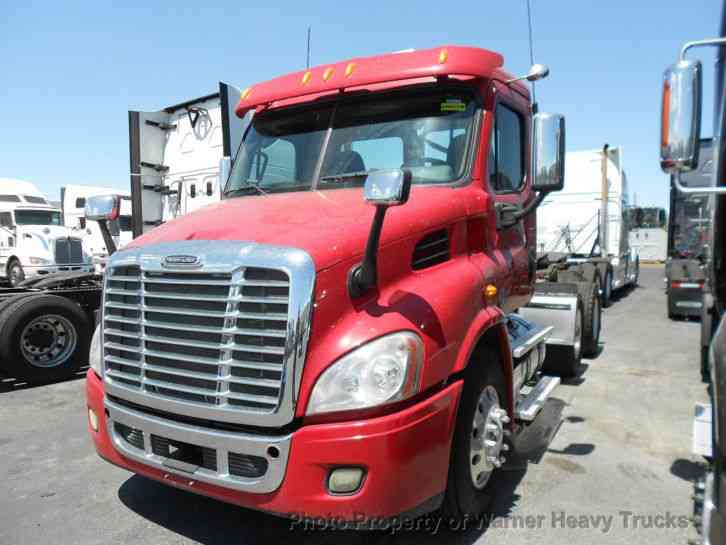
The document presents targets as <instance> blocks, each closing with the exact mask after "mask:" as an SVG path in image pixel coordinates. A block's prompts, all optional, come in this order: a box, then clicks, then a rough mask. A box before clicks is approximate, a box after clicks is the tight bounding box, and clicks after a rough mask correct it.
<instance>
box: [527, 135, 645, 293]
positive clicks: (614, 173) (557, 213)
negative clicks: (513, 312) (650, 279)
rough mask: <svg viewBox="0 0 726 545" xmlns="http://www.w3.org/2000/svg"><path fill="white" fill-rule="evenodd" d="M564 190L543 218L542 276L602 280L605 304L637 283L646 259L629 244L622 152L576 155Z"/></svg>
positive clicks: (540, 232)
mask: <svg viewBox="0 0 726 545" xmlns="http://www.w3.org/2000/svg"><path fill="white" fill-rule="evenodd" d="M566 165H567V167H566V169H565V172H566V180H565V188H564V190H563V191H562V192H559V193H556V194H551V195H549V196H548V197H547V198H546V199H545V200H544V202H543V203H542V207H541V210H540V212H539V214H538V215H537V252H538V255H539V256H540V258H539V259H540V267H539V268H540V272H539V274H540V276H543V277H544V278H547V279H550V280H564V281H568V280H570V279H572V278H576V279H579V280H580V281H586V282H596V283H597V284H598V286H599V291H600V300H601V303H602V305H603V306H605V307H607V306H610V303H611V300H612V295H613V292H614V291H615V290H617V289H620V288H623V287H625V286H628V285H632V284H637V282H638V276H639V274H640V259H639V257H638V254H637V251H636V250H635V249H634V248H633V247H631V246H630V244H629V232H630V228H631V225H630V223H629V221H628V217H629V216H628V212H627V211H628V207H629V201H628V185H627V176H626V175H625V171H624V170H623V152H622V148H619V147H610V146H608V145H607V144H606V145H605V146H603V148H602V149H601V150H590V151H577V152H570V153H568V154H567V157H566Z"/></svg>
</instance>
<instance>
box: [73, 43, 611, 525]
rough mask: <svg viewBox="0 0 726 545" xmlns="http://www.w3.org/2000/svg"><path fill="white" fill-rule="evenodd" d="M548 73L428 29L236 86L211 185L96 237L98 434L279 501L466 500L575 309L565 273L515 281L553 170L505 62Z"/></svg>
mask: <svg viewBox="0 0 726 545" xmlns="http://www.w3.org/2000/svg"><path fill="white" fill-rule="evenodd" d="M547 73H548V70H547V69H546V67H544V66H542V65H534V66H533V67H532V69H531V70H530V71H529V73H528V74H527V75H526V76H522V77H520V78H515V77H513V76H512V75H510V74H509V73H507V72H506V71H505V70H504V69H503V58H502V56H500V55H499V54H497V53H494V52H491V51H487V50H483V49H477V48H470V47H454V46H447V47H440V48H436V49H429V50H421V51H414V52H406V53H398V54H389V55H382V56H377V57H369V58H357V59H353V60H349V61H344V62H340V63H335V64H330V65H326V66H320V67H316V68H312V69H309V70H306V71H302V72H299V73H292V74H289V75H286V76H282V77H279V78H277V79H273V80H271V81H268V82H266V83H262V84H259V85H255V86H252V87H250V88H248V89H246V90H244V91H243V92H242V94H241V98H240V100H239V102H238V104H237V107H236V115H237V117H238V118H240V119H242V118H244V117H245V116H246V115H248V114H249V113H253V114H254V115H253V117H252V122H251V124H250V125H249V127H248V128H247V129H246V132H245V135H244V138H243V139H242V142H241V144H240V147H239V150H238V152H237V155H236V158H235V160H234V163H233V165H232V167H231V172H230V175H229V177H228V180H227V183H226V185H225V187H224V190H223V191H222V195H221V197H222V198H221V200H220V202H218V203H214V204H210V205H208V206H205V207H202V208H201V209H198V210H196V211H194V212H191V213H189V214H186V215H185V216H183V217H179V218H176V219H174V220H171V221H168V222H165V223H163V224H162V225H160V226H158V227H154V225H151V224H150V222H153V221H155V220H154V219H153V217H151V216H149V219H148V220H146V221H145V222H144V228H145V230H146V232H145V233H144V234H142V235H141V236H139V237H138V238H136V239H135V240H134V241H132V242H131V244H129V245H128V246H126V247H125V248H123V249H121V250H120V251H118V252H116V253H115V254H114V255H113V256H111V257H110V259H109V262H108V265H107V268H106V276H105V285H104V291H103V298H104V303H103V309H102V317H101V322H100V326H99V327H98V328H97V330H96V332H95V333H94V338H93V341H92V343H91V345H92V346H91V354H90V363H91V369H90V370H89V372H88V374H87V404H88V421H89V430H90V434H91V436H92V438H93V442H94V443H95V447H96V449H97V451H98V453H99V455H100V456H101V457H103V458H104V459H106V460H108V461H109V462H111V463H113V464H115V465H117V466H120V467H123V468H127V469H128V470H130V471H132V472H135V473H138V474H141V475H145V476H147V477H150V478H152V479H156V480H158V481H160V482H164V483H167V484H168V485H171V486H174V487H178V488H182V489H185V490H188V491H191V492H196V493H198V494H202V495H206V496H209V497H212V498H217V499H220V500H223V501H227V502H231V503H234V504H238V505H241V506H245V507H249V508H252V509H258V510H263V511H267V512H271V513H275V514H278V515H283V516H300V515H304V516H310V517H324V518H331V517H332V518H335V519H336V520H346V521H358V522H360V523H361V524H362V525H365V524H368V523H370V521H375V520H388V519H390V518H391V517H413V516H416V515H418V514H421V513H426V512H429V511H432V510H435V509H438V508H442V509H443V511H444V512H445V513H447V514H449V515H450V516H452V517H462V516H465V515H478V514H480V513H482V512H483V511H484V510H485V509H486V508H487V505H488V502H489V501H490V500H491V496H492V492H491V490H492V486H493V477H494V476H495V475H496V473H497V472H498V471H501V469H500V468H501V467H502V465H503V464H505V462H506V453H507V451H508V450H510V448H511V447H512V444H513V442H515V441H514V439H515V438H516V436H517V434H518V433H519V432H521V431H522V430H524V429H526V428H527V426H528V425H530V424H531V422H532V421H533V420H534V419H535V417H536V416H537V414H538V412H541V409H542V406H543V404H544V402H545V400H546V399H547V398H548V396H549V395H550V394H551V393H552V391H553V390H554V389H555V388H556V386H557V384H559V380H560V378H559V376H562V375H567V376H570V375H573V374H575V373H576V372H577V369H578V366H577V363H578V362H579V359H580V355H581V353H582V350H583V346H582V345H583V333H584V331H583V330H584V329H586V328H587V327H589V324H585V323H584V319H583V311H582V298H581V296H580V291H579V287H578V286H577V285H576V284H571V285H567V284H562V285H556V284H553V283H541V284H537V289H535V283H536V228H535V226H536V209H537V206H538V205H539V204H540V203H541V201H542V199H543V198H544V197H545V195H546V194H547V193H548V192H550V191H554V190H558V189H561V187H562V184H563V179H564V150H565V141H564V137H565V134H564V129H565V127H564V118H563V117H562V116H560V115H556V114H544V113H536V114H535V113H534V112H536V105H534V104H532V102H531V100H530V94H529V92H528V89H527V87H526V85H525V84H524V80H528V81H535V80H538V79H541V78H542V77H544V76H546V75H547ZM165 128H166V125H161V126H159V127H157V130H161V131H163V130H164V129H165ZM530 143H531V145H530ZM147 168H150V169H151V170H154V168H153V166H148V165H147ZM160 168H163V167H160ZM160 168H159V169H156V170H160ZM150 174H152V175H153V174H155V172H150ZM149 185H151V183H149ZM145 189H147V190H148V191H149V195H153V193H154V187H148V188H145ZM89 201H90V202H89V207H88V209H87V210H88V217H89V218H91V219H93V218H96V219H99V218H100V219H103V218H104V217H107V216H112V215H113V214H114V209H117V203H114V202H113V199H108V201H107V202H102V201H101V200H99V199H93V198H92V199H90V200H89ZM135 213H136V212H135ZM147 221H148V222H149V223H147ZM593 293H594V295H593V296H594V297H597V292H596V291H595V292H593ZM533 317H534V318H537V319H538V320H539V321H538V322H535V321H534V319H533ZM550 348H558V350H550ZM361 517H362V519H361Z"/></svg>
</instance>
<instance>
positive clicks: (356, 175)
mask: <svg viewBox="0 0 726 545" xmlns="http://www.w3.org/2000/svg"><path fill="white" fill-rule="evenodd" d="M371 172H374V170H360V171H357V172H344V173H343V174H331V175H330V176H321V177H320V181H321V182H337V181H339V180H348V179H350V178H363V177H365V176H368V175H369V174H370V173H371Z"/></svg>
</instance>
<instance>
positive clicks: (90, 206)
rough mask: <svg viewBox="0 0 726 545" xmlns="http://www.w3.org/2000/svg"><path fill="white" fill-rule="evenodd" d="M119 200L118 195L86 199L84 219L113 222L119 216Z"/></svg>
mask: <svg viewBox="0 0 726 545" xmlns="http://www.w3.org/2000/svg"><path fill="white" fill-rule="evenodd" d="M120 210H121V199H120V198H119V196H118V195H97V196H95V197H88V199H86V208H85V216H86V219H89V220H94V221H113V220H115V219H116V218H118V216H119V212H120Z"/></svg>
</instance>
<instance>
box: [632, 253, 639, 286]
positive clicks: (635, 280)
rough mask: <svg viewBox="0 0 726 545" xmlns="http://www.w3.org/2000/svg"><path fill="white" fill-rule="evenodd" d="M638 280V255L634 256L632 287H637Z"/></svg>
mask: <svg viewBox="0 0 726 545" xmlns="http://www.w3.org/2000/svg"><path fill="white" fill-rule="evenodd" d="M638 280H640V257H636V258H635V278H633V284H632V287H634V288H637V287H638Z"/></svg>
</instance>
